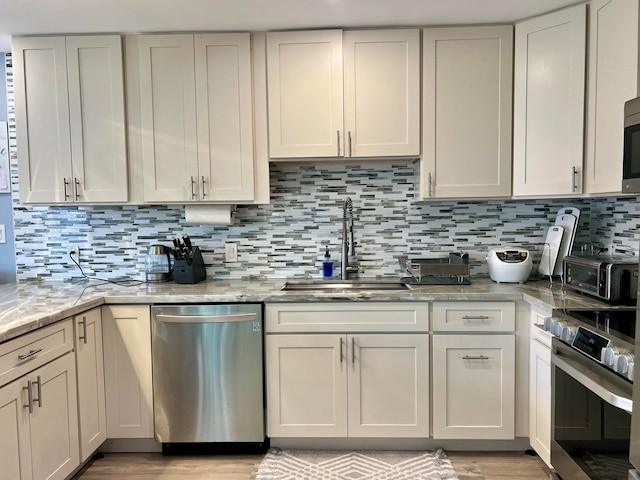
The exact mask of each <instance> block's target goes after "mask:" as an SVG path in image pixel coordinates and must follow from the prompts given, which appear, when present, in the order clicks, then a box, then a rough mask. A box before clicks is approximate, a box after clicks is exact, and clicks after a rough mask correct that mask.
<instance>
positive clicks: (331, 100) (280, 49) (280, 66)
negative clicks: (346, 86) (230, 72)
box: [267, 30, 344, 158]
mask: <svg viewBox="0 0 640 480" xmlns="http://www.w3.org/2000/svg"><path fill="white" fill-rule="evenodd" d="M267 84H268V99H269V149H270V154H271V157H275V158H282V157H294V158H295V157H335V156H340V155H342V154H343V152H344V135H343V133H342V132H343V128H342V117H343V114H342V92H343V90H342V30H318V31H311V32H275V33H274V32H269V33H267Z"/></svg>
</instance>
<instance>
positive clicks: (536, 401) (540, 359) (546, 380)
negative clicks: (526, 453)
mask: <svg viewBox="0 0 640 480" xmlns="http://www.w3.org/2000/svg"><path fill="white" fill-rule="evenodd" d="M529 442H530V444H531V447H533V449H534V450H535V451H536V453H537V454H538V455H539V456H540V458H542V460H544V461H545V463H546V464H547V465H551V349H550V348H548V347H546V346H544V345H542V344H541V343H540V342H538V341H536V340H531V343H530V345H529Z"/></svg>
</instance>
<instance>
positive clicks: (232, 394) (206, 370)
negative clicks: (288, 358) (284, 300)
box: [151, 304, 265, 453]
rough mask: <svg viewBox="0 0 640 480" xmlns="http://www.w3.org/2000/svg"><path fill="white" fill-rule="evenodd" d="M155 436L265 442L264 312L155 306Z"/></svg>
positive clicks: (256, 307)
mask: <svg viewBox="0 0 640 480" xmlns="http://www.w3.org/2000/svg"><path fill="white" fill-rule="evenodd" d="M151 329H152V330H151V331H152V358H153V395H154V423H155V437H156V440H157V441H158V442H162V444H163V451H164V452H165V453H171V452H170V451H165V448H167V449H168V447H169V446H171V445H172V444H191V445H193V444H196V443H198V444H203V443H213V442H220V443H231V442H240V443H245V444H252V443H255V444H256V445H258V446H259V445H261V444H263V442H265V421H264V393H263V358H262V345H263V343H262V341H263V340H262V305H261V304H227V305H219V304H215V305H214V304H212V305H179V306H174V305H171V306H169V305H164V306H152V307H151Z"/></svg>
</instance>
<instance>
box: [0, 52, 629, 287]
mask: <svg viewBox="0 0 640 480" xmlns="http://www.w3.org/2000/svg"><path fill="white" fill-rule="evenodd" d="M6 64H7V90H8V95H7V99H8V104H9V105H8V106H9V124H10V146H11V159H12V162H11V163H12V165H11V168H12V187H13V199H14V223H15V245H16V257H17V258H16V263H17V277H18V280H19V281H25V280H32V279H47V278H53V279H57V280H73V279H76V278H78V277H80V272H79V271H78V269H77V267H75V266H72V265H68V262H67V245H70V244H71V245H74V246H79V247H80V264H81V266H82V267H83V269H84V271H85V273H86V274H87V275H95V276H97V277H100V278H106V279H116V278H135V279H139V280H142V279H144V259H145V253H146V250H147V247H148V246H149V245H151V244H155V243H162V244H165V245H171V238H173V237H175V236H180V235H181V234H182V233H187V234H188V235H189V236H190V237H191V238H192V240H193V242H194V244H196V245H198V246H199V247H200V248H201V249H202V250H203V251H204V252H205V254H206V255H205V262H206V264H207V274H208V276H209V277H213V278H249V277H261V278H269V277H271V278H287V277H302V276H312V277H320V276H321V273H322V272H321V268H322V260H323V255H324V249H325V247H326V246H329V251H330V252H331V255H332V258H333V260H334V262H335V263H336V270H337V269H338V268H337V264H338V262H339V259H340V236H341V230H342V204H343V201H344V199H345V198H346V197H350V198H351V199H352V200H353V208H354V217H355V239H356V242H357V246H356V250H357V253H358V257H359V261H360V264H361V266H362V268H363V269H364V272H363V273H362V276H398V275H400V274H401V272H400V268H399V264H398V257H399V256H401V255H408V256H410V257H412V258H415V257H421V256H432V255H435V256H438V255H442V254H446V253H447V252H451V251H456V252H465V253H468V254H469V256H470V259H471V275H472V277H473V276H474V275H487V274H488V269H487V267H486V263H485V256H486V253H487V250H488V249H490V248H493V247H498V246H507V245H511V246H519V247H523V248H527V249H529V250H531V251H532V253H533V258H534V261H537V260H538V259H539V256H540V252H541V249H542V245H543V243H544V238H545V235H546V231H547V229H548V228H549V226H551V225H552V223H553V220H554V219H555V216H556V214H557V213H558V210H560V209H561V208H562V207H566V206H572V207H577V208H580V209H581V212H582V215H581V221H580V227H579V230H578V235H577V240H576V242H577V245H587V244H602V245H609V244H611V243H615V244H616V245H617V246H619V247H621V248H624V249H627V250H628V251H631V252H635V253H637V251H638V248H639V240H640V209H639V208H638V203H637V201H636V198H635V197H634V198H601V199H562V200H490V201H475V202H457V201H432V202H418V201H416V200H415V188H417V182H416V174H417V168H418V166H417V164H397V165H396V164H378V163H375V164H371V165H359V166H341V165H329V166H317V165H316V166H299V165H297V166H283V165H272V166H271V170H270V182H271V203H270V204H269V205H260V206H238V207H237V209H236V212H235V214H234V225H232V226H211V225H204V226H193V225H188V226H187V225H186V224H185V220H184V207H182V206H121V207H112V206H108V207H84V206H82V207H40V206H38V207H34V206H26V205H21V204H20V203H19V199H18V182H17V156H16V149H15V112H14V106H13V83H12V78H11V56H10V55H7V56H6ZM227 242H234V243H236V244H237V245H238V262H235V263H225V262H224V245H225V243H227Z"/></svg>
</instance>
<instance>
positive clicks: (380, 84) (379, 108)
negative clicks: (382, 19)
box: [343, 29, 420, 157]
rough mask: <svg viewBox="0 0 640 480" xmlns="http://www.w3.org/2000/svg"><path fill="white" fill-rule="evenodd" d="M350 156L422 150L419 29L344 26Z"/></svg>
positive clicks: (346, 142) (347, 139)
mask: <svg viewBox="0 0 640 480" xmlns="http://www.w3.org/2000/svg"><path fill="white" fill-rule="evenodd" d="M343 52H344V129H345V131H346V135H345V151H344V156H345V157H381V156H409V155H415V156H417V155H420V30H418V29H412V30H409V29H404V30H361V31H349V32H344V36H343Z"/></svg>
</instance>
